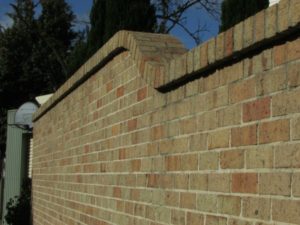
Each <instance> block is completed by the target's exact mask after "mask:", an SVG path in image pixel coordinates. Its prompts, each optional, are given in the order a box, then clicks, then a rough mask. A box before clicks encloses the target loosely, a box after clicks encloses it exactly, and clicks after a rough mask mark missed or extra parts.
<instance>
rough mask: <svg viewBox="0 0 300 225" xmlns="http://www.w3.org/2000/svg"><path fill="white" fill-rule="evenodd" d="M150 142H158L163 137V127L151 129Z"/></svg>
mask: <svg viewBox="0 0 300 225" xmlns="http://www.w3.org/2000/svg"><path fill="white" fill-rule="evenodd" d="M150 132H151V140H153V141H155V140H159V139H162V138H164V137H165V133H166V131H165V126H164V125H158V126H155V127H152V128H151V131H150Z"/></svg>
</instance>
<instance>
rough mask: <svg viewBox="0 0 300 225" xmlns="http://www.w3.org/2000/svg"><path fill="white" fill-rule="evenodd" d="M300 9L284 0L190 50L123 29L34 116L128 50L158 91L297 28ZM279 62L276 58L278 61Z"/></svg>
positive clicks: (167, 37) (160, 37) (159, 37)
mask: <svg viewBox="0 0 300 225" xmlns="http://www.w3.org/2000/svg"><path fill="white" fill-rule="evenodd" d="M299 11H300V2H299V1H298V0H281V1H280V2H279V4H276V5H274V6H272V7H269V8H267V9H265V10H263V11H261V12H259V13H258V14H256V15H254V16H252V17H249V18H248V19H246V20H245V21H242V22H240V23H239V24H237V25H235V26H234V27H233V28H231V29H229V30H227V31H225V32H223V33H221V34H219V35H218V36H217V37H214V38H212V39H210V40H209V41H207V42H205V43H203V44H201V45H200V46H198V47H196V48H194V49H192V50H190V51H188V52H187V51H186V49H185V48H184V47H183V45H182V43H180V41H178V40H177V39H176V38H174V37H172V36H170V35H163V34H150V33H140V32H130V31H120V32H118V33H117V34H115V35H114V36H113V37H112V38H111V39H110V40H109V41H108V42H107V43H106V44H105V45H104V46H103V47H102V48H101V49H99V50H98V52H96V53H95V54H94V55H93V56H92V57H91V58H90V59H89V60H88V61H87V62H86V63H85V64H83V65H82V66H81V68H80V69H79V70H78V71H77V72H76V73H75V74H74V75H73V76H72V77H71V78H70V79H69V80H68V81H67V82H66V83H65V84H63V85H62V87H60V88H59V89H58V90H57V91H56V92H55V93H54V95H53V96H52V97H51V98H50V100H49V101H47V102H46V103H45V104H44V105H43V106H41V107H40V108H39V110H38V111H37V113H35V115H34V120H37V119H38V118H40V117H41V116H42V115H43V114H44V113H45V112H46V111H48V110H50V109H51V108H52V107H53V106H54V105H55V104H57V103H58V102H59V101H61V99H62V98H64V97H65V96H66V95H68V94H69V93H70V92H72V91H73V90H74V89H75V88H76V87H78V86H79V85H80V84H81V83H82V82H83V81H84V80H86V79H87V78H88V77H90V76H91V75H92V74H93V73H95V72H96V71H97V70H99V69H100V68H102V67H103V66H105V64H106V63H107V61H109V59H111V58H112V57H114V56H115V55H117V54H119V53H120V52H122V51H126V50H128V51H130V54H131V55H132V57H133V59H134V61H135V62H136V63H137V67H138V68H139V72H140V76H142V77H143V78H144V80H145V81H146V82H147V83H148V84H149V85H150V86H152V87H154V88H156V89H158V90H160V89H161V88H163V87H166V86H169V85H172V83H174V82H177V81H178V80H182V79H183V78H186V79H188V77H189V75H190V74H194V73H196V72H202V71H205V70H206V69H208V68H211V67H213V66H214V65H217V64H218V63H220V62H222V61H226V60H230V59H233V58H236V57H238V55H239V54H242V53H243V54H244V53H246V52H247V51H249V50H253V49H255V48H258V47H260V46H261V45H263V44H266V43H268V42H269V41H272V40H273V39H275V38H278V37H280V36H281V35H284V34H286V33H289V32H296V31H297V30H299V24H300V15H299ZM280 60H281V59H280V58H276V62H277V63H279V62H280ZM120 94H121V90H120V92H119V95H120Z"/></svg>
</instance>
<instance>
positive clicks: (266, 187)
mask: <svg viewBox="0 0 300 225" xmlns="http://www.w3.org/2000/svg"><path fill="white" fill-rule="evenodd" d="M259 193H260V194H267V195H281V196H282V195H284V196H290V194H291V175H290V174H289V173H262V174H260V175H259Z"/></svg>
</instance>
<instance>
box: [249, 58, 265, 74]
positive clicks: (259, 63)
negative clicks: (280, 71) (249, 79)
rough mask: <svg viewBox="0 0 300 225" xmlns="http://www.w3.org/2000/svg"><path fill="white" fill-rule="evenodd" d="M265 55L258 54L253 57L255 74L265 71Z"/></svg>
mask: <svg viewBox="0 0 300 225" xmlns="http://www.w3.org/2000/svg"><path fill="white" fill-rule="evenodd" d="M262 55H263V54H258V55H255V56H253V57H252V72H253V74H260V73H261V72H262V71H263V60H262Z"/></svg>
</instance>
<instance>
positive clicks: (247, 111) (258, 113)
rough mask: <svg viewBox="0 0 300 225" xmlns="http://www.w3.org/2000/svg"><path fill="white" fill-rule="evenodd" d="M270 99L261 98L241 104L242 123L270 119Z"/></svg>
mask: <svg viewBox="0 0 300 225" xmlns="http://www.w3.org/2000/svg"><path fill="white" fill-rule="evenodd" d="M270 104H271V98H270V97H266V98H261V99H258V100H255V101H251V102H247V103H244V104H243V121H244V122H249V121H254V120H261V119H264V118H268V117H270V114H271V105H270Z"/></svg>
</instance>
